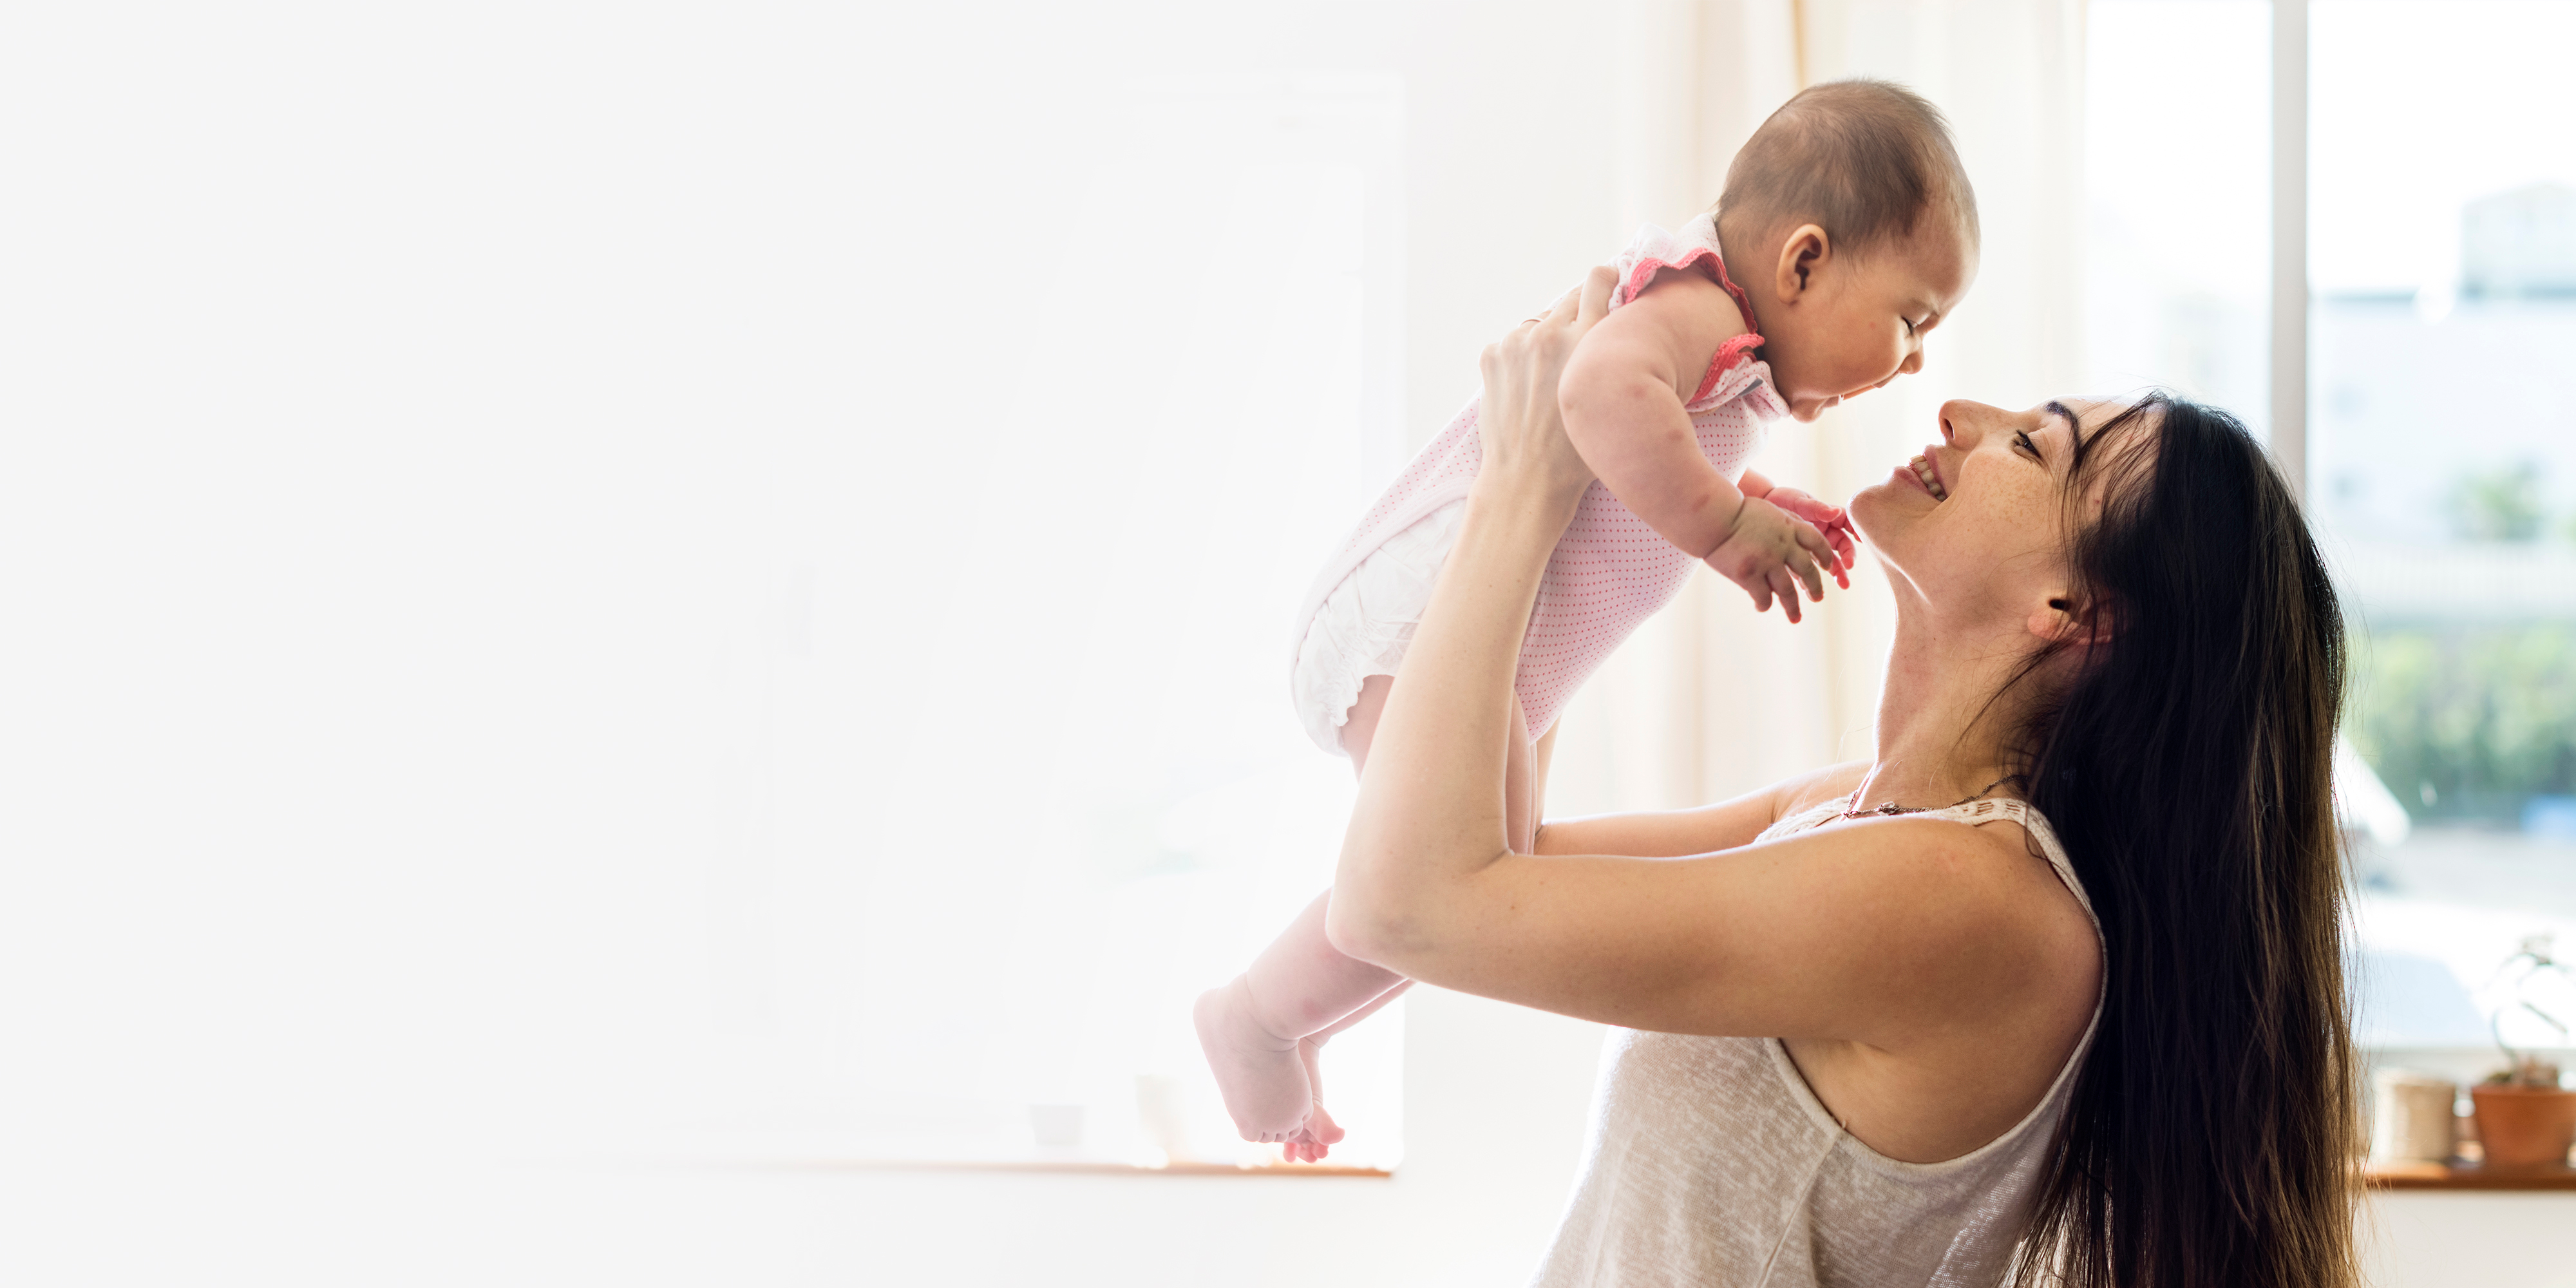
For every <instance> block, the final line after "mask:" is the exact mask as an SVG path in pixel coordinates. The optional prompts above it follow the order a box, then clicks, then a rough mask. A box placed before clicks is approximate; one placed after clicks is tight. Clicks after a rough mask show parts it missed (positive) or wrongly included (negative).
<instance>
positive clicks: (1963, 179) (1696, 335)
mask: <svg viewBox="0 0 2576 1288" xmlns="http://www.w3.org/2000/svg"><path fill="white" fill-rule="evenodd" d="M1976 260H1977V213H1976V197H1975V194H1974V193H1973V192H1972V191H1971V190H1970V188H1969V186H1968V178H1967V175H1966V173H1965V172H1964V171H1963V170H1962V169H1961V167H1960V165H1959V157H1958V153H1957V151H1956V149H1955V148H1954V147H1953V146H1952V143H1951V140H1950V134H1949V128H1948V126H1947V124H1946V123H1944V122H1943V120H1942V119H1941V115H1940V113H1939V111H1938V110H1937V109H1935V108H1934V107H1933V106H1932V105H1931V104H1930V103H1927V102H1925V101H1924V100H1923V99H1921V98H1920V97H1917V96H1916V95H1915V94H1913V93H1912V92H1910V91H1908V90H1905V89H1903V88H1900V87H1898V86H1895V85H1890V84H1885V83H1882V82H1876V81H1838V82H1834V83H1831V84H1825V85H1818V86H1814V87H1812V88H1810V89H1808V90H1806V91H1804V92H1802V93H1800V94H1799V95H1798V96H1797V97H1795V98H1792V99H1790V100H1789V101H1788V103H1786V104H1785V105H1783V106H1782V107H1781V108H1780V110H1779V111H1777V112H1774V113H1773V114H1772V115H1771V118H1770V119H1769V120H1767V121H1765V122H1763V124H1762V128H1761V129H1759V130H1757V131H1755V132H1754V134H1753V137H1752V138H1751V139H1750V140H1748V141H1747V142H1746V143H1745V145H1744V148H1743V150H1742V151H1740V152H1738V153H1737V154H1736V157H1735V161H1734V163H1733V164H1732V165H1731V166H1729V167H1728V169H1727V173H1726V190H1725V192H1724V194H1723V195H1722V196H1721V198H1720V200H1719V202H1718V207H1717V213H1715V214H1710V215H1702V216H1700V217H1699V218H1697V219H1695V220H1692V221H1691V222H1690V223H1689V224H1687V225H1685V226H1684V227H1683V228H1682V230H1681V231H1680V232H1678V233H1666V232H1664V231H1662V230H1661V229H1656V228H1651V227H1650V228H1646V229H1644V230H1642V231H1640V232H1639V233H1638V235H1637V237H1636V239H1635V240H1634V241H1633V242H1632V243H1630V245H1629V246H1628V249H1627V250H1626V251H1625V252H1624V253H1622V254H1621V255H1620V257H1619V259H1618V262H1617V265H1616V268H1617V272H1618V283H1617V285H1616V287H1615V288H1614V290H1613V292H1612V294H1611V297H1610V308H1611V312H1610V314H1609V316H1608V317H1606V318H1604V319H1603V320H1602V321H1601V323H1600V324H1599V325H1597V326H1595V327H1594V328H1593V329H1592V330H1591V331H1590V332H1589V333H1588V334H1586V335H1585V336H1584V337H1583V339H1582V341H1581V342H1580V343H1579V344H1578V345H1577V346H1576V348H1575V351H1574V354H1573V357H1572V358H1571V360H1569V361H1568V363H1567V364H1566V368H1565V374H1564V376H1563V378H1562V380H1561V382H1560V384H1559V386H1558V401H1559V404H1560V406H1561V407H1562V409H1563V411H1564V414H1565V431H1566V435H1567V437H1568V438H1570V439H1571V440H1573V443H1574V447H1575V449H1576V450H1577V451H1579V452H1580V453H1582V456H1583V460H1584V463H1585V464H1586V465H1588V466H1590V467H1591V468H1592V470H1593V472H1594V474H1596V475H1597V476H1598V478H1599V481H1598V482H1596V483H1595V484H1593V486H1592V488H1591V490H1590V491H1589V492H1587V493H1586V494H1585V496H1584V498H1583V501H1582V503H1581V505H1580V507H1579V508H1578V510H1577V511H1576V514H1575V517H1574V521H1573V523H1572V524H1571V525H1569V526H1568V527H1567V529H1566V532H1565V536H1564V537H1563V539H1561V540H1560V541H1558V543H1557V546H1556V552H1555V554H1554V555H1553V556H1551V557H1550V558H1549V560H1548V568H1547V572H1546V574H1545V577H1544V579H1543V580H1542V582H1541V584H1540V586H1539V591H1538V601H1537V604H1536V606H1535V607H1534V608H1533V609H1532V610H1531V613H1530V624H1529V630H1528V633H1527V634H1526V635H1525V636H1524V637H1523V638H1522V642H1521V655H1520V668H1519V671H1518V673H1517V675H1516V676H1515V679H1514V682H1513V706H1514V717H1515V719H1514V724H1515V728H1516V736H1515V738H1514V740H1513V745H1512V747H1511V749H1510V755H1509V757H1508V764H1507V769H1506V781H1505V783H1504V801H1505V810H1506V817H1507V818H1508V819H1509V820H1510V829H1511V838H1510V839H1511V845H1512V848H1514V849H1515V850H1520V851H1523V852H1526V851H1527V850H1528V849H1529V846H1530V843H1531V839H1532V836H1533V834H1534V833H1535V831H1536V829H1537V822H1538V810H1539V805H1540V801H1541V799H1542V796H1543V789H1544V786H1545V782H1546V769H1547V758H1548V752H1549V750H1550V749H1551V746H1552V744H1553V741H1554V739H1553V736H1552V735H1553V728H1554V725H1555V722H1556V717H1557V714H1558V712H1560V711H1561V710H1563V709H1564V706H1565V702H1566V700H1567V699H1568V698H1569V697H1571V696H1572V695H1573V692H1574V690H1575V688H1576V687H1577V686H1579V685H1580V684H1581V683H1582V682H1583V680H1584V678H1585V677H1587V676H1589V675H1590V674H1591V673H1592V672H1593V670H1594V669H1595V668H1597V667H1598V666H1599V665H1600V664H1601V662H1602V660H1603V659H1604V658H1606V657H1607V656H1608V655H1609V653H1610V650H1611V649H1613V648H1614V647H1616V646H1617V645H1618V643H1619V641H1621V640H1622V639H1625V638H1627V636H1628V633H1629V632H1630V631H1633V630H1635V629H1636V627H1637V626H1638V624H1639V623H1641V622H1643V621H1644V620H1645V619H1646V618H1647V617H1649V616H1651V615H1652V614H1653V613H1654V612H1655V610H1657V609H1659V608H1661V607H1663V606H1664V605H1665V604H1666V603H1668V602H1670V601H1671V599H1672V597H1673V596H1674V594H1675V593H1677V592H1678V591H1679V590H1680V589H1681V586H1682V583H1683V582H1684V581H1685V580H1687V579H1688V578H1689V575H1690V569H1691V565H1692V564H1693V563H1694V562H1702V563H1706V564H1708V565H1709V566H1710V567H1712V568H1714V569H1716V570H1717V571H1718V572H1719V573H1720V574H1721V575H1723V576H1725V577H1726V578H1727V580H1729V581H1732V582H1734V583H1735V584H1737V585H1739V586H1742V587H1743V588H1744V589H1745V591H1746V592H1747V593H1749V594H1750V595H1752V597H1753V603H1754V607H1755V609H1756V611H1762V610H1766V609H1768V608H1769V607H1770V605H1771V602H1772V600H1774V599H1775V598H1776V599H1777V600H1779V601H1780V604H1781V608H1782V610H1783V612H1784V613H1785V614H1786V615H1787V616H1788V618H1789V620H1791V621H1793V622H1794V621H1796V620H1798V615H1799V614H1798V590H1799V589H1800V588H1801V586H1802V585H1803V587H1804V588H1805V589H1806V590H1807V593H1808V594H1809V596H1810V597H1812V598H1822V597H1823V583H1822V579H1821V576H1820V574H1819V568H1820V567H1821V568H1822V569H1823V570H1824V571H1825V572H1830V573H1832V574H1833V575H1834V576H1835V577H1836V579H1837V580H1842V571H1843V569H1845V568H1847V567H1849V562H1850V555H1851V551H1852V539H1851V535H1850V528H1849V525H1848V524H1847V523H1846V521H1845V519H1844V516H1843V513H1842V511H1841V510H1839V509H1836V508H1835V507H1833V506H1829V505H1825V504H1823V503H1822V502H1819V501H1817V500H1816V499H1814V498H1813V497H1810V496H1808V495H1807V494H1805V493H1803V492H1799V491H1797V490H1795V489H1792V488H1786V487H1780V486H1776V485H1774V484H1773V483H1772V482H1771V481H1770V480H1769V479H1766V478H1763V477H1762V476H1761V475H1759V474H1756V473H1754V472H1752V471H1750V470H1747V469H1745V468H1744V462H1745V460H1746V458H1748V457H1750V456H1752V455H1753V453H1754V450H1755V449H1756V448H1757V447H1758V446H1759V445H1760V443H1761V438H1762V430H1763V422H1765V421H1769V420H1776V419H1778V418H1779V417H1781V416H1783V415H1786V416H1789V417H1792V418H1794V419H1797V420H1800V421H1811V420H1814V419H1815V418H1816V416H1817V415H1818V414H1819V413H1821V412H1822V411H1824V410H1825V409H1826V408H1828V407H1831V406H1833V405H1835V404H1836V403H1839V402H1841V401H1842V400H1844V399H1846V398H1849V397H1852V396H1853V395H1856V394H1860V393H1865V392H1867V391H1869V390H1872V389H1876V388H1878V387H1879V386H1881V385H1884V384H1886V383H1888V382H1889V381H1891V380H1894V379H1895V378H1896V377H1897V376H1899V375H1902V374H1905V373H1908V372H1913V371H1919V370H1921V369H1922V366H1923V334H1924V332H1926V331H1929V330H1931V329H1932V328H1933V327H1934V326H1935V325H1937V324H1938V323H1939V322H1940V321H1941V319H1942V318H1944V317H1945V316H1947V315H1948V314H1949V313H1950V311H1951V310H1952V309H1954V308H1955V307H1957V305H1958V302H1959V298H1960V297H1961V296H1962V295H1964V294H1965V293H1966V292H1967V288H1968V283H1969V281H1970V279H1971V278H1973V277H1974V276H1975V272H1976ZM1477 408H1478V404H1477V403H1474V402H1471V403H1469V404H1468V405H1467V408H1466V410H1464V411H1462V412H1460V413H1459V415H1458V417H1457V419H1455V420H1453V421H1451V422H1450V423H1449V426H1448V427H1447V428H1446V429H1444V430H1442V431H1441V433H1440V435H1439V437H1437V438H1434V439H1433V440H1432V441H1431V444H1430V446H1428V447H1425V448H1424V449H1423V450H1422V452H1421V454H1420V455H1418V456H1416V457H1414V458H1413V461H1412V462H1411V463H1410V464H1408V465H1406V466H1405V468H1404V472H1403V473H1402V474H1400V475H1399V476H1397V478H1396V480H1395V483H1394V485H1393V486H1391V487H1389V488H1388V489H1387V490H1386V493H1385V494H1384V495H1383V496H1381V497H1379V498H1378V501H1377V503H1376V504H1375V505H1374V506H1372V507H1370V509H1369V512H1368V515H1367V517H1366V518H1364V519H1363V520H1361V522H1360V526H1359V530H1358V531H1357V532H1355V533H1353V534H1352V536H1351V539H1350V540H1349V542H1348V543H1346V544H1345V545H1344V547H1343V548H1342V550H1341V552H1340V553H1339V554H1338V555H1337V556H1336V557H1335V558H1334V559H1333V560H1332V561H1331V562H1329V563H1328V564H1326V566H1325V568H1324V572H1323V575H1322V576H1321V577H1320V578H1318V579H1317V581H1316V583H1315V588H1314V589H1313V590H1312V591H1311V592H1309V594H1308V596H1307V603H1306V607H1305V610H1304V611H1303V612H1301V613H1300V614H1299V616H1298V623H1299V626H1298V632H1299V636H1298V643H1297V651H1296V658H1295V664H1294V667H1293V670H1292V673H1291V687H1292V689H1293V693H1294V697H1295V700H1296V704H1297V709H1298V714H1299V716H1300V717H1301V718H1302V719H1303V720H1304V722H1305V725H1306V731H1307V733H1308V734H1309V735H1311V736H1312V737H1313V738H1314V739H1315V741H1316V742H1317V743H1318V744H1319V745H1321V746H1322V747H1323V748H1324V749H1325V750H1327V751H1335V752H1341V753H1345V754H1347V755H1349V756H1350V757H1351V759H1352V760H1353V761H1355V762H1359V763H1361V764H1363V765H1364V764H1365V763H1366V760H1367V757H1368V747H1369V737H1370V735H1371V733H1372V732H1373V731H1374V730H1375V728H1376V725H1377V717H1378V713H1379V712H1380V711H1381V710H1382V709H1383V708H1384V706H1385V703H1386V696H1387V693H1388V691H1389V687H1390V686H1391V685H1392V683H1393V677H1394V675H1395V673H1396V669H1397V665H1398V663H1399V662H1401V661H1402V659H1403V657H1404V651H1405V646H1406V644H1407V643H1408V642H1410V640H1411V639H1412V636H1413V629H1414V626H1415V625H1416V624H1417V623H1418V622H1420V621H1421V618H1422V612H1423V609H1424V608H1425V607H1426V606H1427V605H1428V604H1429V603H1430V599H1431V590H1432V585H1433V583H1434V581H1435V580H1436V578H1437V577H1438V575H1439V571H1440V564H1441V560H1442V559H1443V558H1444V557H1445V556H1446V555H1447V553H1448V550H1449V546H1450V543H1451V541H1452V539H1453V538H1454V537H1455V535H1456V533H1457V528H1458V521H1459V518H1460V515H1461V513H1462V512H1463V511H1464V509H1465V507H1466V500H1465V498H1466V495H1467V488H1468V485H1469V484H1470V483H1471V482H1472V481H1473V480H1474V479H1475V476H1476V468H1477V464H1478V461H1479V459H1480V452H1479V444H1478V439H1477V431H1476V416H1477ZM1849 584H1850V583H1849V582H1848V581H1844V585H1845V586H1848V585H1849ZM1533 739H1535V740H1537V741H1535V743H1534V742H1533V741H1532V740H1533ZM1330 898H1331V895H1330V892H1327V893H1326V894H1325V895H1323V896H1321V897H1319V898H1317V899H1316V900H1315V902H1314V903H1313V904H1312V905H1310V906H1309V907H1308V908H1307V909H1306V910H1305V912H1304V913H1302V914H1300V916H1299V917H1298V919H1297V920H1296V922H1295V923H1294V924H1292V925H1290V926H1289V928H1288V930H1287V932H1286V933H1285V934H1283V935H1281V936H1280V938H1279V940H1278V941H1277V942H1276V943H1274V944H1273V945H1272V946H1271V947H1270V948H1269V949H1267V950H1266V951H1264V952H1263V953H1262V955H1261V956H1260V958H1259V959H1257V960H1256V961H1254V962H1253V964H1252V967H1251V969H1250V970H1248V971H1246V972H1245V973H1244V974H1242V975H1239V976H1237V977H1236V978H1235V979H1234V981H1233V982H1232V983H1229V984H1227V985H1226V986H1225V987H1223V988H1219V989H1214V990H1211V991H1209V992H1208V993H1206V994H1204V995H1202V996H1201V997H1200V998H1199V1002H1198V1006H1197V1011H1196V1019H1197V1023H1198V1031H1199V1040H1200V1042H1201V1044H1202V1045H1203V1046H1204V1047H1205V1049H1206V1052H1207V1056H1208V1062H1209V1064H1210V1065H1212V1066H1213V1067H1214V1069H1215V1071H1216V1078H1217V1085H1218V1087H1219V1088H1220V1089H1221V1090H1222V1091H1223V1092H1224V1095H1225V1106H1226V1111H1227V1112H1228V1113H1229V1114H1231V1115H1232V1116H1233V1118H1234V1122H1235V1126H1236V1127H1237V1128H1239V1129H1240V1130H1241V1131H1242V1133H1243V1136H1244V1139H1246V1140H1258V1141H1275V1142H1281V1143H1284V1144H1285V1145H1286V1147H1287V1153H1288V1156H1289V1157H1290V1158H1292V1159H1300V1160H1305V1161H1313V1160H1315V1159H1319V1158H1322V1157H1323V1156H1324V1154H1325V1151H1326V1148H1327V1147H1328V1146H1329V1145H1331V1144H1332V1142H1334V1141H1336V1140H1339V1139H1340V1138H1341V1135H1342V1132H1341V1129H1340V1128H1338V1127H1337V1126H1335V1125H1334V1124H1333V1122H1332V1119H1331V1118H1330V1117H1329V1116H1328V1115H1326V1114H1325V1113H1324V1111H1323V1108H1322V1106H1321V1104H1320V1103H1319V1096H1320V1078H1319V1075H1318V1072H1317V1068H1316V1052H1317V1049H1318V1048H1319V1047H1321V1046H1322V1044H1323V1042H1324V1040H1325V1039H1327V1038H1329V1037H1330V1036H1331V1035H1332V1034H1334V1033H1337V1032H1339V1031H1341V1030H1342V1029H1343V1028H1346V1027H1348V1026H1349V1025H1351V1024H1352V1023H1355V1022H1357V1021H1358V1020H1360V1019H1361V1018H1363V1017H1365V1016H1366V1015H1368V1014H1369V1013H1370V1012H1371V1011H1374V1010H1376V1009H1377V1008H1378V1007H1380V1006H1383V1005H1385V1004H1386V1002H1388V1001H1390V1000H1392V999H1393V998H1394V997H1395V995H1396V994H1397V993H1399V992H1401V991H1402V990H1403V988H1404V985H1405V982H1406V981H1405V980H1404V979H1403V978H1402V977H1400V976H1398V975H1396V974H1394V973H1393V972H1390V971H1386V970H1382V969H1380V968H1379V967H1376V966H1374V965H1371V964H1369V963H1367V962H1363V961H1360V960H1358V959H1356V958H1352V957H1347V956H1344V955H1343V954H1342V953H1340V952H1338V951H1336V950H1335V949H1334V948H1333V946H1332V945H1331V944H1330V943H1328V942H1327V941H1326V940H1325V937H1324V910H1325V908H1326V906H1327V903H1328V902H1329V900H1330Z"/></svg>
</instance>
